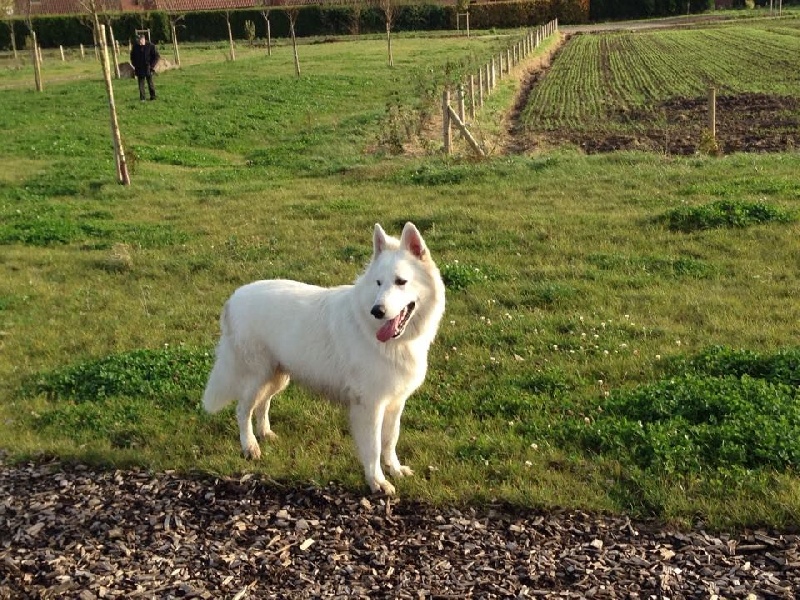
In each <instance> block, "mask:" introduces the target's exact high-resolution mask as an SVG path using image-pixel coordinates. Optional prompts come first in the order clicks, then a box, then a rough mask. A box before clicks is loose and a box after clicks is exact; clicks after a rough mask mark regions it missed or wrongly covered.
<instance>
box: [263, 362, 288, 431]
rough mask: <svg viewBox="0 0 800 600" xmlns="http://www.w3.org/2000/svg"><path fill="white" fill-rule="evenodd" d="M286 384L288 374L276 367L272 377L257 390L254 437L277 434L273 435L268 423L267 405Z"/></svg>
mask: <svg viewBox="0 0 800 600" xmlns="http://www.w3.org/2000/svg"><path fill="white" fill-rule="evenodd" d="M287 385H289V375H288V374H287V373H285V372H284V371H281V370H280V369H276V370H275V374H274V375H273V376H272V379H270V380H269V381H268V382H267V383H266V385H264V387H262V388H261V390H260V391H259V395H258V398H257V399H256V404H255V414H256V437H257V438H258V439H260V440H264V439H270V440H274V439H277V437H278V436H277V435H275V433H274V432H273V431H272V427H271V426H270V424H269V407H270V404H271V403H272V398H273V397H274V396H276V395H277V394H280V393H281V392H282V391H283V390H285V389H286V386H287Z"/></svg>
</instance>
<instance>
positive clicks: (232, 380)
mask: <svg viewBox="0 0 800 600" xmlns="http://www.w3.org/2000/svg"><path fill="white" fill-rule="evenodd" d="M444 303H445V291H444V284H443V283H442V279H441V276H440V274H439V270H438V269H437V268H436V265H435V264H434V262H433V259H432V258H431V256H430V253H429V252H428V248H427V246H426V245H425V242H424V240H423V239H422V236H421V235H420V233H419V231H418V230H417V228H416V227H415V226H414V225H413V224H412V223H406V225H405V227H403V233H402V235H401V237H400V239H399V240H398V239H396V238H393V237H390V236H387V235H386V233H385V232H384V231H383V229H382V228H381V226H380V225H377V224H376V225H375V231H374V235H373V256H372V260H371V262H370V263H369V265H368V266H367V269H366V270H365V271H364V273H363V274H362V275H361V276H360V277H359V278H358V279H357V280H356V282H355V284H353V285H343V286H339V287H334V288H321V287H316V286H312V285H307V284H304V283H299V282H296V281H287V280H268V281H256V282H254V283H251V284H248V285H245V286H243V287H241V288H239V289H238V290H236V291H235V292H234V293H233V295H232V296H231V297H230V298H229V299H228V301H227V302H226V303H225V306H224V308H223V310H222V316H221V318H220V327H221V330H222V335H221V337H220V341H219V344H218V345H217V352H216V362H215V363H214V368H213V369H212V371H211V375H210V376H209V380H208V384H207V385H206V390H205V394H204V395H203V406H204V407H205V409H206V410H207V411H209V412H216V411H218V410H220V409H221V408H223V407H224V406H225V405H227V404H228V403H229V402H231V401H233V400H236V401H238V406H237V409H236V415H237V419H238V422H239V437H240V440H241V443H242V450H243V452H244V454H245V456H247V457H249V458H259V457H260V456H261V449H260V447H259V444H258V441H257V439H256V435H257V436H258V437H260V438H262V439H263V438H274V437H276V436H275V434H274V433H273V432H272V429H271V428H270V423H269V407H270V401H271V399H272V397H273V396H274V395H275V394H277V393H278V392H280V391H281V390H283V389H284V388H285V387H286V386H287V385H288V384H289V378H290V377H291V378H292V379H295V380H296V381H298V382H299V383H300V384H302V385H304V386H306V387H307V388H309V389H311V390H315V391H317V392H319V393H321V394H323V395H324V396H326V397H328V398H329V399H331V400H334V401H338V402H342V403H344V404H347V405H348V406H349V408H350V429H351V433H352V435H353V438H354V439H355V443H356V446H357V448H358V455H359V458H360V460H361V463H362V464H363V466H364V474H365V475H366V478H367V483H368V484H369V487H370V489H371V490H372V491H373V492H377V491H382V492H384V493H386V494H393V493H394V491H395V489H394V486H393V485H392V484H391V483H389V482H388V481H387V480H386V477H385V476H384V474H383V470H382V469H381V461H380V459H381V456H383V462H384V464H385V465H386V466H387V467H388V469H389V472H390V473H391V475H392V476H394V477H403V476H405V475H411V474H412V473H413V472H412V471H411V469H409V468H408V467H407V466H405V465H402V464H401V463H400V461H399V460H398V458H397V454H396V452H395V446H396V445H397V439H398V437H399V435H400V415H401V413H402V412H403V407H404V406H405V402H406V399H407V398H408V397H409V396H410V395H411V393H412V392H413V391H414V390H416V389H417V388H418V387H419V386H420V385H421V384H422V382H423V380H424V379H425V372H426V370H427V368H428V349H429V348H430V345H431V342H432V341H433V339H434V337H435V335H436V330H437V329H438V326H439V321H440V320H441V318H442V315H443V314H444ZM254 413H255V420H256V429H255V435H254V432H253V423H252V417H253V414H254Z"/></svg>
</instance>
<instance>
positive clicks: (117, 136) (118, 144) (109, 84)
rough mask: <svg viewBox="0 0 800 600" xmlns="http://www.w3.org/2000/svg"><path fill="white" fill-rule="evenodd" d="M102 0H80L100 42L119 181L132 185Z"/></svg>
mask: <svg viewBox="0 0 800 600" xmlns="http://www.w3.org/2000/svg"><path fill="white" fill-rule="evenodd" d="M102 1H103V0H80V3H81V6H82V7H83V9H84V10H85V11H86V12H87V13H88V15H89V16H90V17H91V20H92V23H93V24H94V31H95V40H97V41H98V42H99V43H100V56H101V61H100V62H101V65H102V67H103V80H104V81H105V84H106V94H107V96H108V108H109V112H110V116H111V139H112V141H113V143H114V162H115V164H116V167H117V182H118V183H120V184H122V185H130V183H131V179H130V175H129V174H128V161H127V159H126V158H125V149H124V148H123V146H122V134H121V133H120V130H119V120H118V119H117V105H116V103H115V102H114V83H113V81H112V80H111V64H110V62H109V59H108V46H107V43H106V31H105V25H101V24H100V12H101V10H103V7H101V6H99V2H102Z"/></svg>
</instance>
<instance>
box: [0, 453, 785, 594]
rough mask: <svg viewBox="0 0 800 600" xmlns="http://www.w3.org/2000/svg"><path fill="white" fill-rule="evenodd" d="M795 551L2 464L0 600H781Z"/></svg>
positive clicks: (504, 512) (642, 527)
mask: <svg viewBox="0 0 800 600" xmlns="http://www.w3.org/2000/svg"><path fill="white" fill-rule="evenodd" d="M799 543H800V535H797V534H796V533H786V532H774V531H746V532H740V533H737V534H735V535H721V534H711V533H707V532H705V531H702V530H693V531H684V532H680V531H677V530H670V529H664V528H660V527H657V526H656V525H655V524H654V523H650V522H634V521H631V520H629V519H627V518H624V517H609V516H604V515H592V514H586V513H583V512H575V511H571V512H548V511H518V510H514V509H508V508H500V507H482V508H462V509H456V508H445V509H439V508H435V507H431V506H426V505H422V504H418V503H414V502H410V501H406V500H404V499H402V498H400V499H391V500H389V499H386V498H379V497H360V496H358V495H354V494H352V493H350V492H346V491H343V490H342V489H339V488H338V487H336V486H333V485H330V486H328V487H325V488H305V489H297V488H295V489H288V488H283V487H281V486H279V485H277V484H275V483H273V482H265V481H263V480H260V479H259V478H257V477H253V476H244V477H242V478H241V479H229V478H214V477H209V476H197V477H187V476H181V475H178V474H176V473H170V472H166V473H150V472H146V471H138V470H132V471H101V470H97V469H94V468H89V467H85V466H80V465H77V466H67V465H62V464H58V463H53V462H51V463H43V462H38V463H30V464H25V465H11V464H8V462H4V460H3V458H2V456H1V455H0V599H2V600H6V599H27V598H75V599H79V600H95V599H98V598H159V599H161V598H164V599H167V598H198V599H212V598H213V599H216V598H227V599H233V600H245V599H248V598H250V599H254V598H258V599H267V598H431V599H432V598H441V599H444V598H645V599H650V598H657V599H678V598H698V599H699V598H703V599H705V600H710V599H722V598H745V599H757V598H781V599H790V598H791V599H794V598H796V597H797V593H798V590H800V551H799V550H798V544H799Z"/></svg>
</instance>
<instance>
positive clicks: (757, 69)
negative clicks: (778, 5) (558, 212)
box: [521, 18, 800, 154]
mask: <svg viewBox="0 0 800 600" xmlns="http://www.w3.org/2000/svg"><path fill="white" fill-rule="evenodd" d="M798 55H800V19H798V18H788V19H782V20H767V21H754V22H748V23H744V24H743V23H725V24H720V25H717V26H707V27H703V28H687V29H675V30H648V31H639V32H624V33H619V32H617V33H603V34H593V35H578V36H574V37H573V38H572V39H571V40H570V42H569V43H568V44H567V45H566V46H565V47H564V49H563V52H562V54H561V56H560V58H559V59H557V60H556V61H555V62H554V64H553V68H552V69H551V70H550V71H549V72H548V74H547V75H546V77H544V78H543V80H542V81H541V83H540V85H538V86H536V87H535V88H534V90H533V91H532V92H531V95H530V98H529V102H528V104H527V107H526V109H525V111H524V112H523V114H522V117H521V118H522V121H523V122H524V124H525V127H526V129H527V130H528V132H529V133H530V135H532V136H545V137H549V138H552V139H555V140H558V141H563V140H567V141H572V142H574V143H578V144H582V145H583V146H585V147H587V148H588V149H590V150H591V149H609V146H610V147H613V146H614V145H615V144H616V146H617V147H623V148H625V147H627V148H634V147H649V148H651V149H655V150H660V151H662V152H677V153H690V154H691V153H694V152H695V151H696V150H697V148H698V146H700V144H701V137H702V131H703V129H704V128H705V127H706V123H707V110H708V108H707V99H706V97H707V90H708V88H709V87H710V86H713V87H715V88H716V89H717V95H718V96H719V98H720V99H719V103H718V104H719V106H718V118H719V120H720V123H719V127H718V133H719V137H720V143H721V144H722V145H723V146H729V147H730V149H732V150H741V149H750V150H754V149H755V150H765V149H766V150H770V149H772V150H775V149H784V150H785V149H793V147H794V146H796V144H797V143H798V141H799V140H798V123H800V69H798V60H797V56H798ZM759 137H761V138H767V139H768V142H766V143H762V145H761V146H754V145H753V144H752V143H751V145H750V146H748V145H747V144H748V143H750V140H752V139H753V138H759Z"/></svg>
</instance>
